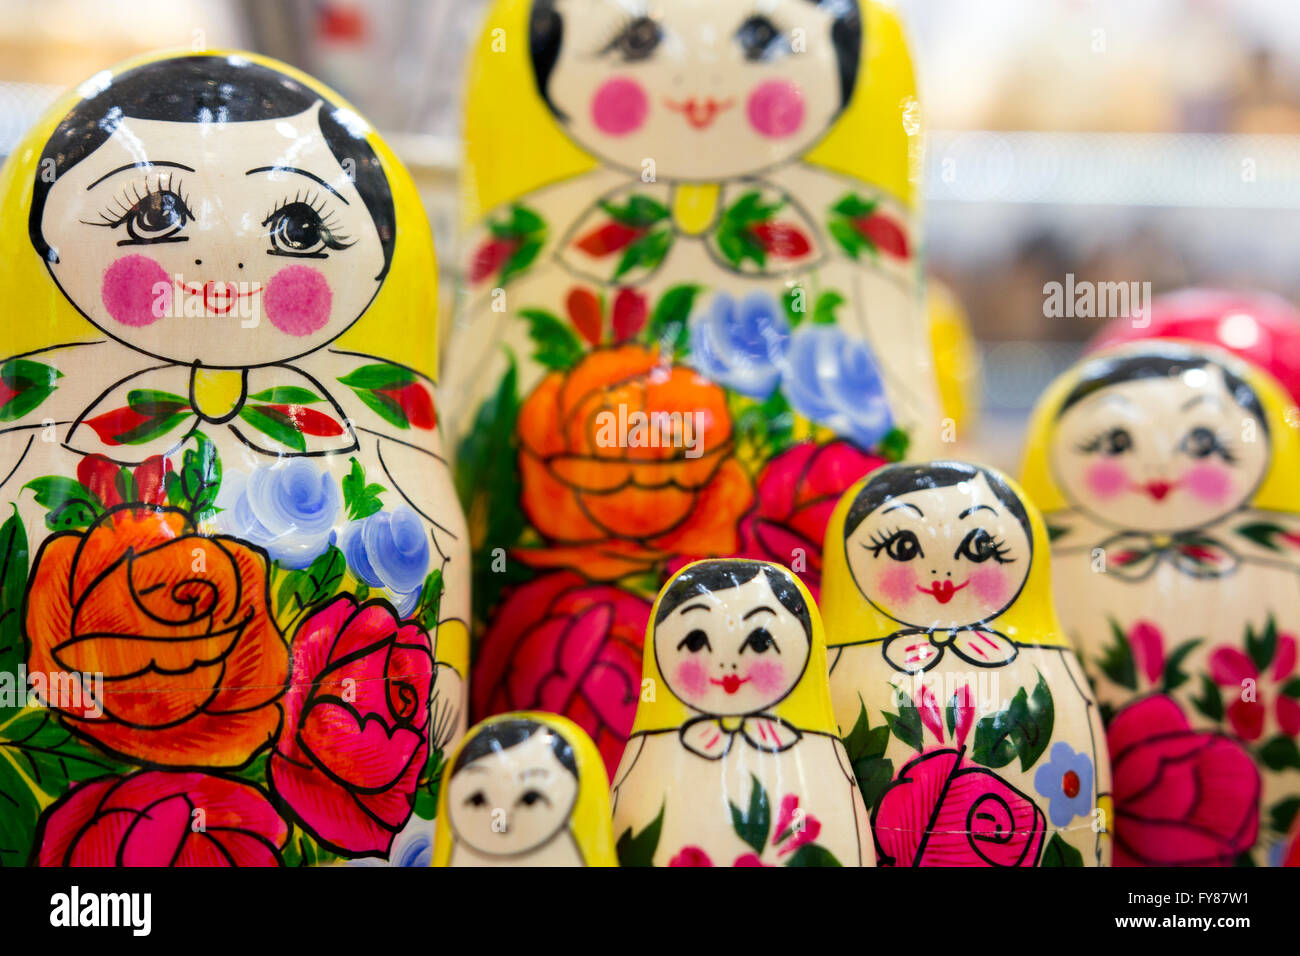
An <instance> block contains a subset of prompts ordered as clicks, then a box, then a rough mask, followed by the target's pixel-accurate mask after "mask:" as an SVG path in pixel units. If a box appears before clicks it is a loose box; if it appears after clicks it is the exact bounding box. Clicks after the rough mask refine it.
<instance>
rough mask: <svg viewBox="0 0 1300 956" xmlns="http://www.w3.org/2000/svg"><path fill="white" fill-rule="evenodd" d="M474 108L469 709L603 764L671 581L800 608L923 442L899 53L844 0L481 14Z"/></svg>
mask: <svg viewBox="0 0 1300 956" xmlns="http://www.w3.org/2000/svg"><path fill="white" fill-rule="evenodd" d="M466 124H467V126H466V143H467V153H466V157H465V187H466V189H465V192H464V195H465V199H466V207H465V212H466V222H467V229H468V233H467V236H466V241H467V253H468V260H467V264H466V275H465V283H464V289H463V291H462V295H461V305H460V310H459V316H458V323H457V328H458V331H457V332H456V333H455V335H454V336H453V341H452V344H451V346H450V349H449V355H448V358H447V363H446V369H445V376H444V381H445V382H446V384H447V389H448V394H447V395H446V396H445V397H444V401H443V407H444V409H445V411H446V413H447V420H448V421H449V422H450V423H451V428H452V431H453V433H454V434H456V435H458V436H460V443H459V445H458V446H457V469H458V472H457V484H458V488H459V490H460V491H461V494H462V496H463V498H462V501H463V503H464V505H465V507H466V513H467V514H468V515H469V516H470V527H471V533H472V535H473V538H474V554H475V556H476V558H475V560H476V562H477V564H476V574H475V578H476V586H475V619H476V633H478V634H480V635H481V642H480V644H479V645H478V646H476V654H477V656H476V658H475V660H476V665H475V677H474V680H475V686H474V694H473V698H474V701H475V705H474V706H475V717H476V718H478V717H481V716H483V715H485V714H488V713H495V712H499V711H502V710H514V709H518V708H527V707H536V708H540V709H545V710H549V709H555V708H559V709H562V710H563V711H564V712H565V713H566V714H568V715H569V716H570V717H572V718H573V719H574V720H576V721H577V722H578V723H579V724H581V725H582V726H583V728H584V729H586V730H587V731H588V732H589V733H590V734H591V735H592V736H593V737H594V738H595V740H596V743H597V745H598V746H599V747H600V748H601V752H602V753H603V754H604V755H605V759H606V762H607V764H608V766H609V769H610V771H611V772H612V771H613V769H614V766H615V764H616V763H617V762H618V758H619V755H620V754H621V753H622V749H623V743H624V739H625V737H626V735H627V732H628V730H629V728H630V727H631V723H632V715H633V712H634V710H635V707H636V696H637V672H638V670H639V660H640V657H639V653H640V641H641V635H642V634H644V633H645V624H646V619H647V616H648V614H649V611H650V603H651V601H653V600H654V595H655V592H656V591H657V590H658V588H659V586H660V585H661V584H662V583H663V581H664V579H665V578H666V576H667V575H668V574H669V573H671V572H672V571H674V570H676V569H677V568H679V567H681V566H682V565H683V564H685V563H686V562H687V561H688V560H693V559H695V558H705V557H750V558H756V559H766V560H772V561H777V562H779V563H781V564H785V565H788V566H791V567H793V568H794V569H795V570H796V571H798V572H799V573H800V574H801V575H802V576H803V578H804V580H805V582H806V583H807V584H808V585H809V586H810V588H811V589H812V590H813V593H814V596H815V595H816V591H817V586H818V581H819V578H820V567H821V540H822V535H823V532H824V530H825V522H826V518H827V516H828V515H829V513H830V509H831V507H833V504H832V502H833V500H834V499H835V498H836V497H837V496H838V495H839V493H840V492H842V491H843V490H844V489H845V488H847V487H848V486H849V485H850V484H852V483H853V481H854V480H856V479H857V478H859V477H861V476H862V475H863V474H866V473H867V472H868V471H870V470H871V469H872V468H873V467H876V466H878V465H879V464H881V463H883V462H884V461H885V460H887V459H894V458H898V457H901V456H902V454H903V452H904V450H905V449H906V448H909V447H910V448H911V449H912V450H913V453H915V452H916V450H917V449H920V450H921V451H922V452H924V451H925V450H926V449H928V448H931V447H932V446H933V445H935V444H936V443H937V442H938V441H939V439H940V416H939V414H938V410H937V388H936V384H935V377H934V370H933V363H932V359H931V347H930V343H929V338H928V336H927V330H926V322H925V312H924V306H923V303H922V301H921V295H920V281H921V273H920V267H919V252H920V233H919V220H918V217H917V215H916V210H915V208H914V201H915V198H916V197H915V187H916V176H915V173H916V162H915V161H916V160H917V158H918V157H919V152H918V150H917V149H916V144H917V135H918V134H919V125H918V107H917V101H916V97H915V91H914V88H913V83H912V74H911V64H910V60H909V58H908V54H907V49H906V45H905V43H904V41H903V38H902V35H901V31H900V28H899V24H898V22H897V21H896V19H895V18H894V16H893V14H892V13H889V12H887V11H886V10H884V9H883V8H881V7H880V6H878V5H877V4H875V3H871V2H867V0H861V2H860V0H776V2H772V3H761V4H755V3H754V2H753V0H661V2H655V3H627V2H623V0H500V2H498V3H497V4H496V5H495V6H494V7H493V8H492V10H491V12H490V14H489V16H488V20H487V23H486V26H485V28H484V32H483V36H482V41H481V45H480V47H479V49H478V52H477V55H476V57H475V61H474V64H473V66H472V68H471V73H470V81H469V93H468V100H467V106H466ZM511 465H513V467H511ZM556 662H558V664H557V663H556Z"/></svg>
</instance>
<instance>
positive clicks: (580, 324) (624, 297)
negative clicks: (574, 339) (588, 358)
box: [564, 286, 650, 345]
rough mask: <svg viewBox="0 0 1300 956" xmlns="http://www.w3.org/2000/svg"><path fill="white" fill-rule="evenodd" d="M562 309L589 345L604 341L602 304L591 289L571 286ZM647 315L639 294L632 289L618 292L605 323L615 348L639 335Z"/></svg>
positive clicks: (645, 302)
mask: <svg viewBox="0 0 1300 956" xmlns="http://www.w3.org/2000/svg"><path fill="white" fill-rule="evenodd" d="M564 309H565V311H566V312H567V313H568V315H569V321H570V322H572V323H573V327H574V328H575V329H577V330H578V332H579V333H580V334H581V335H582V337H583V338H584V339H586V340H587V341H588V342H589V343H591V344H592V345H600V343H601V342H602V341H603V340H604V338H605V304H604V301H603V300H602V299H601V297H600V296H598V295H597V294H596V293H595V292H593V291H592V290H591V289H586V288H583V287H582V286H574V287H573V288H572V289H570V290H569V295H568V296H567V298H566V299H565V301H564ZM649 314H650V306H649V303H648V302H647V301H646V297H645V295H644V294H643V293H641V292H638V291H637V290H636V289H632V288H623V289H619V290H618V293H617V294H616V295H615V296H614V306H613V309H612V311H611V313H610V322H609V324H610V331H611V332H612V333H613V340H614V342H615V344H617V343H620V342H626V341H627V340H628V339H630V338H632V336H634V335H636V334H637V333H638V332H640V331H641V327H642V326H643V325H645V320H646V317H647V316H648V315H649Z"/></svg>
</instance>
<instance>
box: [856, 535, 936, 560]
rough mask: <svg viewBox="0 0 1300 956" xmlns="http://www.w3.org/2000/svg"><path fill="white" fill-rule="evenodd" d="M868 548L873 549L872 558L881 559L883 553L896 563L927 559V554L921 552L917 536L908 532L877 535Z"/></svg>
mask: <svg viewBox="0 0 1300 956" xmlns="http://www.w3.org/2000/svg"><path fill="white" fill-rule="evenodd" d="M867 546H868V547H869V548H871V555H872V557H880V552H881V551H884V552H885V553H886V554H888V555H889V556H890V557H891V558H893V559H894V560H895V561H911V560H912V559H913V558H923V557H925V553H924V552H923V551H922V550H921V542H920V541H919V540H918V539H917V537H916V535H915V534H913V533H912V532H911V531H906V530H904V531H894V532H891V533H889V534H881V535H877V536H876V537H873V538H872V539H871V543H870V544H868V545H867Z"/></svg>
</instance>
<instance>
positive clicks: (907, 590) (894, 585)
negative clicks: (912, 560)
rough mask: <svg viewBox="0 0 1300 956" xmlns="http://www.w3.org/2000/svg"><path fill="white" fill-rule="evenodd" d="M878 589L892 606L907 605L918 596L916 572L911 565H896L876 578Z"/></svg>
mask: <svg viewBox="0 0 1300 956" xmlns="http://www.w3.org/2000/svg"><path fill="white" fill-rule="evenodd" d="M876 589H877V590H878V591H879V592H880V594H881V595H882V596H883V597H884V598H885V600H886V601H888V602H889V604H890V605H898V604H906V603H907V602H908V601H910V600H912V599H913V598H915V597H916V595H917V590H916V572H915V571H913V570H912V568H911V566H910V565H907V564H895V565H894V566H893V567H890V568H886V569H885V570H884V571H882V572H881V573H880V575H879V576H878V577H877V578H876Z"/></svg>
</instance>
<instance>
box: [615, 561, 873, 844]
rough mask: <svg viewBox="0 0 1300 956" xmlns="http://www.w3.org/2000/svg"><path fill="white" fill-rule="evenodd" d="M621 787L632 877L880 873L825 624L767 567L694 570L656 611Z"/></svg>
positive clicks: (701, 566)
mask: <svg viewBox="0 0 1300 956" xmlns="http://www.w3.org/2000/svg"><path fill="white" fill-rule="evenodd" d="M643 674H644V680H643V688H644V689H643V690H642V692H641V699H640V704H639V705H638V707H637V712H636V722H635V724H634V725H633V727H632V735H631V737H630V738H629V739H628V743H627V749H626V750H625V751H624V752H623V760H622V762H621V763H620V764H619V766H618V772H617V774H616V775H615V777H614V786H613V800H614V832H615V834H617V835H618V855H619V862H620V864H621V865H623V866H871V865H873V864H874V862H875V854H874V852H873V848H872V844H871V831H870V829H869V827H868V823H867V814H866V809H865V808H864V807H863V805H862V797H861V796H860V795H859V793H858V788H857V785H856V783H855V782H854V777H853V771H852V768H851V766H850V764H849V761H848V758H847V755H846V754H845V752H844V745H843V744H842V743H841V742H840V739H839V736H838V734H837V732H836V729H835V718H834V714H833V713H832V711H831V702H830V693H829V689H828V687H827V683H826V645H825V638H824V636H823V634H822V624H821V617H820V615H819V614H818V613H817V605H816V604H815V603H814V602H813V600H812V597H811V596H810V595H809V593H808V589H807V588H806V587H804V585H803V584H802V582H800V581H799V579H798V578H797V577H796V576H795V575H794V574H793V573H792V572H790V571H788V570H787V569H785V568H783V567H781V566H779V565H776V564H771V563H769V562H766V561H747V560H735V559H731V560H712V561H699V562H696V563H694V564H690V565H687V566H686V567H685V568H683V569H682V570H681V571H679V572H677V574H675V575H673V577H672V578H670V579H669V581H668V583H667V584H666V585H664V589H663V591H661V592H660V594H659V598H658V599H657V600H656V601H655V605H654V610H653V614H652V618H651V623H650V625H649V628H648V630H647V633H646V639H645V668H644V671H643Z"/></svg>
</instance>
